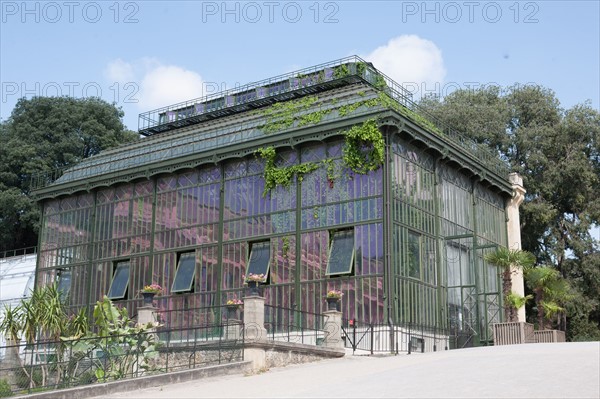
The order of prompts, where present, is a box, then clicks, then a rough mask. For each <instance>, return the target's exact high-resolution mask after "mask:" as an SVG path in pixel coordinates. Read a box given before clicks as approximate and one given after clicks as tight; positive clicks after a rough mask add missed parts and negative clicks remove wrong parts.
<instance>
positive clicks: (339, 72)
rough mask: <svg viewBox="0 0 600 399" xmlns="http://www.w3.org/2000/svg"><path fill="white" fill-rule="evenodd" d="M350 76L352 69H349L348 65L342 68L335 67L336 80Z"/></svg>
mask: <svg viewBox="0 0 600 399" xmlns="http://www.w3.org/2000/svg"><path fill="white" fill-rule="evenodd" d="M348 75H350V69H348V65H346V64H342V65H340V66H337V67H335V69H334V71H333V76H334V77H335V78H336V79H341V78H343V77H345V76H348Z"/></svg>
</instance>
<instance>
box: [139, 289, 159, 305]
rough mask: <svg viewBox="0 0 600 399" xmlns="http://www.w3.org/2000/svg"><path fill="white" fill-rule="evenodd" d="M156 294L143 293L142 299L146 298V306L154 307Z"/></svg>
mask: <svg viewBox="0 0 600 399" xmlns="http://www.w3.org/2000/svg"><path fill="white" fill-rule="evenodd" d="M155 295H156V293H154V292H142V297H143V298H144V306H152V301H153V300H154V296H155Z"/></svg>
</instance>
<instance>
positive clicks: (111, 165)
mask: <svg viewBox="0 0 600 399" xmlns="http://www.w3.org/2000/svg"><path fill="white" fill-rule="evenodd" d="M358 82H362V83H366V84H369V85H370V86H372V87H373V88H375V89H377V90H380V91H383V92H384V93H385V94H387V95H388V96H389V97H390V98H391V99H393V100H394V101H395V103H396V104H398V105H399V107H397V110H399V112H400V113H401V114H403V115H404V116H405V117H406V118H408V119H410V120H412V121H413V122H414V123H415V124H417V125H419V126H421V127H423V128H425V129H427V130H430V131H432V132H433V133H435V134H437V135H439V136H440V137H444V138H445V139H446V141H448V142H451V143H454V145H456V146H458V147H459V148H462V149H464V150H465V151H466V152H467V153H469V154H471V155H472V156H473V157H475V158H477V159H478V160H479V161H480V162H482V163H483V164H484V165H486V166H487V167H488V168H489V169H491V170H492V171H493V172H495V173H496V174H498V175H500V176H508V172H509V169H508V166H507V164H506V163H505V162H504V161H502V160H501V159H500V158H499V157H498V154H496V153H495V152H494V151H492V150H491V149H490V148H489V147H488V146H485V145H482V144H478V143H476V142H475V141H474V140H473V139H471V138H469V137H467V136H465V135H464V134H462V133H459V132H457V131H455V130H454V129H452V128H450V127H449V126H447V125H446V124H444V123H442V122H441V121H440V120H438V119H436V118H435V117H434V116H432V115H430V114H428V112H427V111H426V110H425V109H423V108H422V107H421V106H420V105H419V104H418V103H416V102H414V101H413V100H412V94H411V93H410V92H409V91H407V90H406V89H405V88H403V87H402V86H401V85H399V84H398V83H396V82H394V81H393V80H392V79H391V78H389V77H388V76H387V75H385V74H383V73H382V72H380V71H378V70H377V69H375V68H374V67H373V66H372V65H371V64H370V63H367V62H365V61H364V60H362V59H361V58H360V57H357V56H352V57H346V58H342V59H340V60H336V61H332V62H328V63H324V64H320V65H316V66H313V67H310V68H305V69H301V70H299V71H295V72H290V73H287V74H283V75H279V76H276V77H273V78H269V79H266V80H262V81H259V82H255V83H250V84H247V85H245V86H241V87H238V88H235V89H230V90H227V91H224V92H221V93H215V94H212V95H209V96H205V97H202V98H198V99H194V100H190V101H186V102H182V103H177V104H173V105H170V106H168V107H163V108H159V109H156V110H153V111H149V112H146V113H143V114H140V117H139V131H140V133H141V134H145V135H153V134H156V133H161V132H166V131H170V130H173V129H178V128H181V127H184V126H189V125H193V124H198V123H201V122H204V121H208V120H212V119H216V118H220V117H223V116H227V115H233V114H236V113H240V112H245V111H249V110H252V109H256V108H260V107H265V106H267V105H269V104H273V103H275V102H278V101H285V100H289V99H293V98H297V97H302V96H305V95H310V94H315V93H318V92H321V91H324V90H329V89H332V88H335V87H341V86H345V85H349V84H353V83H358ZM357 112H360V111H357ZM329 116H331V117H335V118H339V116H336V115H335V114H331V115H329ZM327 119H328V118H324V119H323V121H326V120H327ZM255 125H256V123H254V124H252V123H250V124H249V125H248V126H247V128H248V129H250V130H249V131H248V132H246V133H239V131H240V126H239V125H238V126H236V128H235V132H236V133H239V134H236V135H233V134H232V132H230V131H229V130H231V129H230V128H221V129H216V130H215V131H214V132H213V133H212V134H209V135H208V136H206V137H205V136H204V135H203V136H202V137H201V138H200V139H199V138H197V137H175V136H174V137H170V138H168V139H167V140H165V141H160V142H152V143H148V144H147V145H143V146H138V147H136V148H131V149H128V150H127V151H125V150H124V151H123V152H122V153H117V152H115V153H113V154H110V156H104V157H103V156H102V155H99V156H98V157H97V158H98V159H96V157H93V159H94V161H91V160H90V161H89V162H86V160H84V161H82V162H81V163H80V164H79V165H76V166H72V167H70V168H63V169H57V170H54V171H51V172H49V173H42V174H38V175H35V176H33V177H32V189H33V190H38V189H41V188H44V187H46V186H48V185H50V184H52V183H54V182H57V181H58V182H70V181H77V180H85V179H87V178H90V177H93V176H99V175H103V174H107V173H112V172H116V171H120V170H126V169H128V168H133V167H140V166H142V165H146V164H152V163H156V162H160V161H161V160H164V159H171V158H175V157H178V156H182V155H185V154H186V153H187V152H190V151H193V152H194V153H198V152H201V151H205V150H210V149H215V148H222V147H223V146H226V145H231V144H235V143H240V142H244V141H248V140H251V139H254V138H256V135H257V134H258V133H260V131H259V130H257V128H259V127H260V126H255ZM293 128H295V127H293ZM283 131H284V130H282V131H281V132H283ZM281 132H280V133H281ZM233 136H235V137H233Z"/></svg>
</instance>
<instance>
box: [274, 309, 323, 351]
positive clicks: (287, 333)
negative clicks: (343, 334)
mask: <svg viewBox="0 0 600 399" xmlns="http://www.w3.org/2000/svg"><path fill="white" fill-rule="evenodd" d="M325 318H326V316H324V315H322V314H319V313H312V312H307V311H302V310H297V309H291V308H282V307H276V306H270V305H265V322H264V326H265V329H266V330H267V339H269V340H272V341H284V342H293V343H300V344H308V345H321V344H322V342H323V339H324V338H325V336H326V334H327V332H326V330H325V329H324V327H325V323H326V322H327V320H326V319H325Z"/></svg>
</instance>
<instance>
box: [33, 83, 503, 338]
mask: <svg viewBox="0 0 600 399" xmlns="http://www.w3.org/2000/svg"><path fill="white" fill-rule="evenodd" d="M364 87H366V86H360V87H350V88H349V89H348V92H344V90H342V89H339V90H338V91H337V92H336V94H335V95H336V96H339V97H340V99H341V100H340V102H341V101H346V102H347V103H345V105H343V106H342V105H340V104H339V103H338V102H337V101H338V100H337V97H336V98H334V97H333V94H331V92H328V95H330V96H331V98H330V99H328V100H327V101H325V100H322V101H323V104H325V103H327V106H331V107H334V106H337V107H338V108H340V109H338V110H337V111H336V112H337V113H336V112H332V111H331V110H329V109H326V110H323V109H319V111H315V112H316V114H313V113H310V114H308V115H309V116H312V117H313V118H316V117H317V116H319V115H322V114H323V115H326V116H324V117H323V120H322V121H321V120H320V119H319V120H320V121H321V122H323V123H325V122H326V123H328V124H329V123H333V121H337V120H338V119H340V118H341V119H340V120H342V122H343V124H342V125H336V127H335V128H331V129H329V128H328V129H329V130H328V129H325V128H322V126H317V123H315V124H314V126H304V127H302V128H300V127H299V126H297V127H295V128H294V129H297V131H294V132H291V133H290V132H286V133H285V134H286V135H287V136H285V137H283V133H281V138H278V137H276V136H277V135H278V134H279V133H273V132H272V133H270V134H265V133H264V132H262V131H259V129H257V127H259V126H261V124H260V122H259V121H258V119H259V116H257V115H259V114H260V112H262V111H261V110H255V111H257V112H254V113H252V114H251V115H254V116H252V117H250V116H248V120H246V121H245V122H244V124H242V123H241V122H240V123H237V122H236V120H229V122H227V121H226V122H223V123H220V122H219V123H217V124H215V125H214V126H216V127H215V129H214V130H211V129H212V126H213V125H211V124H207V125H202V126H199V127H198V130H197V131H193V130H184V131H182V132H181V134H172V135H165V136H164V137H158V138H156V139H154V138H153V141H151V142H150V144H152V143H154V145H155V146H159V145H160V146H161V147H160V148H161V150H160V151H159V152H153V154H157V155H156V156H157V157H158V158H160V157H161V156H163V155H164V157H165V158H164V161H163V163H160V162H158V161H156V162H154V163H151V160H150V159H145V158H144V159H142V158H137V157H138V155H139V154H138V153H137V152H136V151H137V150H138V149H140V151H141V148H142V147H143V146H144V144H143V143H135V144H132V146H131V147H129V148H125V149H123V151H122V152H121V153H119V152H118V151H115V150H112V151H111V152H109V154H108V158H106V159H104V158H102V157H98V158H99V160H91V161H89V163H94V162H100V161H102V159H104V161H105V162H109V160H110V159H113V158H114V159H115V160H116V159H117V158H119V157H121V158H123V159H122V160H123V162H125V163H123V164H120V163H119V164H118V165H120V166H119V169H118V170H117V169H115V170H114V171H113V172H114V174H115V176H117V177H116V178H115V179H113V180H110V181H105V180H103V181H104V182H105V183H102V184H101V185H98V186H94V187H92V186H89V187H87V188H85V189H86V190H87V191H86V192H84V193H81V194H77V193H76V194H71V193H72V192H78V191H77V190H83V189H82V187H78V188H77V189H76V190H72V189H71V188H69V190H71V191H67V190H66V189H65V192H63V193H61V195H60V196H59V197H58V198H46V199H45V200H44V201H43V220H42V227H41V234H40V248H41V250H40V253H39V264H38V274H37V284H38V285H39V284H47V283H51V282H54V281H58V282H59V284H60V289H61V292H63V293H65V295H68V298H69V303H70V305H71V306H72V307H73V308H80V307H86V306H87V307H91V306H93V304H95V303H96V301H98V300H101V299H102V297H103V296H104V295H108V296H109V297H111V298H113V299H114V300H117V301H119V303H120V304H121V305H122V306H125V307H127V308H128V310H129V314H135V313H136V310H137V307H138V306H140V305H141V301H142V299H141V295H140V290H141V289H142V288H143V287H144V286H145V285H148V284H152V283H154V284H159V285H160V286H161V287H163V292H162V293H161V295H160V296H158V297H157V298H156V299H155V303H156V304H157V306H159V308H160V309H161V313H163V314H168V315H169V316H167V317H168V318H169V319H168V320H163V322H165V323H181V324H184V323H185V324H187V325H189V324H193V323H202V322H203V320H204V319H205V318H206V317H208V316H207V315H206V314H204V313H202V312H194V311H192V310H193V309H197V308H206V307H209V306H215V305H221V304H223V303H225V302H226V300H227V299H231V298H233V297H234V296H235V297H238V298H240V297H243V296H244V294H245V292H244V291H245V287H244V276H245V275H247V274H249V273H255V274H265V275H266V276H267V278H266V284H265V285H264V287H263V294H264V296H265V298H266V303H267V304H268V305H271V306H278V307H286V308H294V309H298V310H303V311H308V312H313V313H320V312H323V311H324V310H326V303H325V300H324V298H325V295H326V292H327V291H328V290H332V289H336V290H340V291H342V292H343V294H344V296H343V300H342V301H341V310H342V312H343V316H344V317H345V318H347V319H353V318H354V319H357V320H359V321H362V322H366V323H384V322H385V323H387V322H388V321H392V322H394V323H397V324H401V325H418V326H420V327H422V328H423V327H424V328H447V329H450V330H452V331H453V332H454V334H455V335H459V336H461V337H463V339H464V342H463V343H468V342H470V341H472V340H476V341H479V342H484V343H485V342H487V341H489V340H490V339H491V330H490V326H491V324H492V323H493V322H497V321H500V317H501V314H500V308H501V301H500V296H499V290H500V286H499V284H500V282H499V279H498V272H497V270H496V269H495V268H494V267H493V266H491V265H488V264H486V262H485V261H484V256H485V254H486V253H488V252H489V251H493V250H494V249H495V248H496V247H497V246H506V245H507V231H506V212H505V199H506V198H507V194H508V191H507V188H506V186H502V184H501V183H497V182H496V185H497V186H502V187H499V188H498V187H497V186H494V185H492V184H489V185H488V182H489V181H490V179H485V178H483V177H482V176H478V175H477V173H482V174H483V171H484V170H485V169H481V170H479V169H478V171H477V173H475V172H473V169H474V168H472V167H471V168H468V167H464V166H461V165H460V164H459V161H461V160H464V159H467V158H468V156H467V155H468V154H467V155H465V154H462V155H465V157H463V158H460V157H458V158H452V157H448V156H447V154H444V153H443V150H445V149H440V148H434V146H435V145H437V144H436V143H434V142H433V141H431V140H428V139H422V137H421V138H419V137H420V136H419V134H423V135H425V134H426V133H427V134H431V132H426V131H424V132H421V133H416V132H412V133H410V134H406V131H398V129H393V128H392V129H390V126H389V125H388V126H382V127H381V128H380V129H381V131H382V133H383V136H384V139H385V143H386V145H385V152H386V153H385V157H386V161H385V162H384V163H383V165H382V167H380V168H379V169H377V170H375V171H371V172H368V173H366V174H358V173H354V172H352V171H351V170H349V169H348V168H347V167H345V164H344V160H343V155H344V145H345V142H344V135H343V132H341V131H339V130H337V129H339V128H340V127H339V126H343V128H346V127H349V126H352V125H353V124H355V123H357V122H356V120H358V119H361V120H362V121H365V120H369V119H368V118H372V117H374V116H373V115H375V116H378V115H379V114H381V112H382V109H381V107H380V105H377V106H374V108H369V107H368V106H367V105H365V104H367V103H369V101H371V100H373V99H374V98H376V97H373V96H372V97H370V99H371V100H365V99H364V98H363V97H364V96H365V95H366V94H368V93H365V92H364V91H362V89H363V88H364ZM369 90H372V89H369ZM373 93H374V91H373V92H372V93H371V94H373ZM377 98H378V97H377ZM363 102H364V104H362V103H363ZM356 104H358V105H356ZM361 104H362V105H361ZM343 107H345V108H343ZM342 110H343V111H344V112H342ZM352 110H353V111H352ZM357 110H359V111H360V112H359V111H357ZM355 111H356V112H357V113H355V114H352V118H356V120H355V121H352V122H350V121H349V119H344V118H350V117H349V116H348V115H349V114H351V113H352V112H355ZM388 111H389V110H388ZM302 112H309V111H306V110H305V111H302ZM386 112H387V111H386ZM390 112H391V111H390ZM369 113H371V114H373V115H370V114H369ZM367 114H369V115H367ZM260 115H262V116H261V117H264V115H263V114H260ZM305 116H306V115H305ZM396 117H397V118H401V116H400V114H397V115H396ZM327 118H329V119H327ZM308 119H310V118H307V120H308ZM234 122H235V123H234ZM263 127H264V126H263ZM186 129H187V128H186ZM219 129H228V131H229V132H230V134H231V135H232V137H234V136H235V140H230V141H229V142H228V141H227V140H228V139H227V136H225V135H221V134H218V132H219V131H220V130H219ZM199 132H200V133H201V134H200V133H199ZM246 133H247V134H246ZM292 133H293V134H292ZM439 134H441V133H439ZM205 136H206V137H205ZM209 136H210V137H209ZM304 136H307V137H309V138H308V139H307V138H306V137H304ZM409 136H410V137H409ZM200 137H201V138H200ZM191 138H194V140H196V141H197V142H198V143H199V145H200V147H198V148H196V147H194V145H195V144H194V145H191V141H190V142H189V143H187V142H184V141H185V140H187V139H190V140H191ZM213 139H214V140H220V141H219V143H220V144H219V145H216V144H215V148H216V147H223V148H224V149H226V150H227V149H229V148H230V147H231V148H237V149H236V150H235V151H233V150H232V151H231V152H230V153H227V154H226V155H227V156H223V157H222V158H219V156H220V154H221V153H219V152H218V151H216V150H215V149H213V147H210V148H211V149H210V150H207V147H202V146H206V145H208V144H207V143H209V142H210V143H212V141H211V140H213ZM421 139H422V140H421ZM244 140H247V141H245V143H246V145H245V147H240V146H239V145H240V143H242V142H244ZM258 140H264V141H265V142H270V141H269V140H272V141H273V142H275V140H279V141H277V143H279V144H278V145H276V146H275V147H277V154H276V159H275V166H276V167H289V166H294V165H300V164H306V163H312V164H313V165H319V167H317V168H316V169H315V170H313V171H311V172H309V173H306V174H304V175H302V177H297V176H292V177H291V180H290V181H289V184H288V185H285V186H281V185H279V186H276V187H275V188H274V189H272V190H270V191H269V192H265V177H264V173H265V165H266V164H265V160H264V159H263V158H261V157H260V156H257V155H256V154H255V151H256V150H257V149H258V147H259V145H260V144H256V143H257V142H258V143H260V142H261V141H258ZM174 141H181V143H179V144H178V146H172V145H166V144H168V143H172V142H174ZM438 141H440V142H443V140H442V139H440V138H439V137H438ZM215 143H216V141H215ZM449 143H450V141H448V143H446V144H448V145H449V146H450V144H449ZM211 145H212V144H211ZM163 147H164V148H163ZM179 147H185V151H181V152H180V153H177V154H175V152H174V151H176V149H177V148H179ZM149 148H150V145H149V146H148V148H145V149H144V151H150V149H149ZM163 150H164V151H165V153H164V154H163V155H160V154H161V151H163ZM452 151H456V150H455V149H453V150H452ZM167 153H168V154H167ZM223 153H224V152H223ZM196 154H197V158H196V159H192V158H191V156H192V155H196ZM217 155H219V156H217ZM111 157H112V158H111ZM178 157H180V158H182V159H183V158H185V162H188V163H187V164H186V163H175V160H178V159H179V158H178ZM201 157H202V158H201ZM200 158H201V160H200V161H198V159H200ZM119 159H120V158H119ZM161 159H162V158H161ZM451 159H452V160H451ZM138 161H139V162H138ZM119 162H120V161H119ZM128 162H129V163H132V165H129V164H128ZM146 162H147V163H148V164H147V165H148V170H147V171H145V172H143V174H144V175H145V176H143V175H140V173H141V172H140V173H138V172H139V169H140V168H143V167H144V165H146ZM182 162H183V161H182ZM133 164H135V168H137V169H136V173H135V174H128V173H127V168H128V167H129V166H131V168H134V166H133ZM128 165H129V166H128ZM173 165H175V166H173ZM150 167H152V168H155V170H154V171H152V172H151V171H150ZM478 167H479V166H478ZM121 168H122V169H121ZM481 168H483V166H481ZM75 170H76V168H74V169H73V171H72V172H73V173H74V171H75ZM67 173H69V172H67ZM94 173H95V172H94ZM102 176H103V175H100V177H102ZM111 176H112V175H111ZM494 176H495V175H494ZM494 178H496V177H494ZM111 179H112V177H111ZM66 180H68V179H67V177H65V181H66ZM59 183H60V184H63V183H64V182H62V183H61V182H59V181H57V184H59ZM59 187H60V186H59ZM188 310H189V312H187V311H188ZM169 311H174V312H172V313H169ZM203 318H204V319H203ZM204 321H206V320H204Z"/></svg>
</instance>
